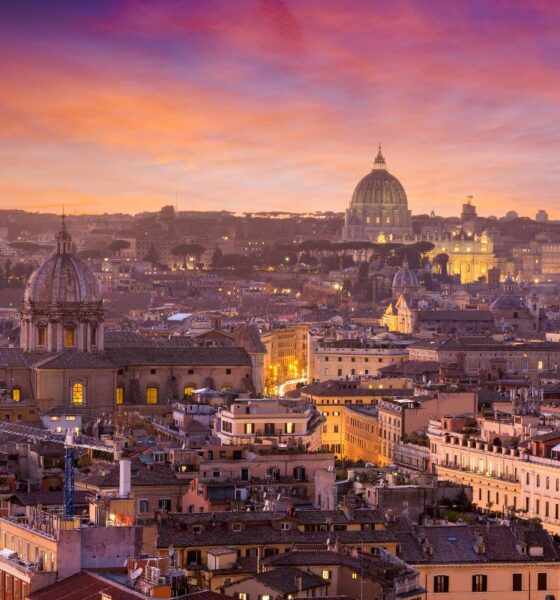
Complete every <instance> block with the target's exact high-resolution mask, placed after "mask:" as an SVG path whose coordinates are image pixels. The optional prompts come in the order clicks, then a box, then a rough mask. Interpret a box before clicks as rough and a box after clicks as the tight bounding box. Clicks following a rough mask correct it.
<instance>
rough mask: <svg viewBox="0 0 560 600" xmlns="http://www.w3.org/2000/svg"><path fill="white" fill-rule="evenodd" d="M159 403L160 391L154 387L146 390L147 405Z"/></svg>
mask: <svg viewBox="0 0 560 600" xmlns="http://www.w3.org/2000/svg"><path fill="white" fill-rule="evenodd" d="M157 403H158V389H157V387H154V386H153V385H152V386H150V387H148V388H147V389H146V404H157Z"/></svg>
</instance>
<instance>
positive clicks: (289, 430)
mask: <svg viewBox="0 0 560 600" xmlns="http://www.w3.org/2000/svg"><path fill="white" fill-rule="evenodd" d="M295 430H296V429H295V423H286V433H295Z"/></svg>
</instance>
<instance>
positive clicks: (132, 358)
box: [0, 224, 263, 420]
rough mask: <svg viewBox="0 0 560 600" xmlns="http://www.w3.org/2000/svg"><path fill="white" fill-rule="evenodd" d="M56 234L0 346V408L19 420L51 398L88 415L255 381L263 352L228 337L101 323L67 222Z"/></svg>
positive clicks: (157, 405) (90, 279)
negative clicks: (13, 338) (10, 343)
mask: <svg viewBox="0 0 560 600" xmlns="http://www.w3.org/2000/svg"><path fill="white" fill-rule="evenodd" d="M56 242H57V243H56V249H55V251H54V252H53V254H52V255H51V256H50V257H49V258H48V259H47V260H46V261H45V262H44V263H43V264H41V265H40V266H39V267H38V268H37V269H36V271H35V272H34V273H33V274H32V276H31V277H30V279H29V281H28V284H27V287H26V290H25V294H24V302H23V306H22V309H21V318H20V323H21V333H20V348H0V417H1V418H4V419H6V418H12V415H13V419H14V420H26V418H27V417H26V415H28V414H31V415H33V414H37V413H40V412H43V411H45V410H47V409H51V408H56V409H69V410H74V411H77V412H80V413H81V414H83V415H84V416H86V417H88V416H90V417H92V418H93V417H96V416H100V415H101V414H102V413H104V412H107V413H110V412H112V411H113V410H115V408H117V407H118V406H119V405H123V406H130V407H135V408H138V409H139V410H142V411H144V412H150V411H153V412H158V410H162V409H163V407H165V406H166V405H167V404H168V403H169V402H173V401H176V400H179V399H181V398H184V397H186V396H189V395H190V394H191V393H192V391H193V390H195V389H198V388H202V387H211V388H214V389H217V390H242V391H249V392H260V391H261V390H260V389H259V388H262V382H260V381H257V382H255V381H253V375H254V371H256V372H262V369H260V370H259V369H256V370H255V369H254V367H253V365H254V364H257V366H258V365H259V364H260V363H261V362H262V360H263V355H262V353H259V352H255V353H252V352H251V349H250V348H249V349H248V350H246V349H245V348H244V347H241V346H239V345H237V344H236V342H235V341H234V340H232V339H231V338H230V337H227V336H223V337H222V339H218V340H214V341H213V342H209V341H208V340H196V339H194V340H193V339H191V338H183V337H175V338H173V337H172V338H169V339H165V340H153V339H151V338H146V337H144V336H141V335H137V334H135V333H133V332H126V331H106V330H105V327H104V322H103V317H104V309H103V300H102V297H101V290H100V286H99V283H98V281H97V279H96V277H95V275H94V274H93V273H92V271H91V270H90V269H89V267H88V266H87V265H86V264H85V263H84V262H83V261H81V260H80V259H79V258H78V257H77V256H75V254H74V252H73V245H72V239H71V236H70V234H69V233H68V232H67V231H66V228H65V226H64V224H63V227H62V230H61V231H60V233H59V234H58V235H57V240H56ZM209 344H211V345H209ZM2 409H4V413H3V414H2V412H1V411H2ZM8 409H9V410H8Z"/></svg>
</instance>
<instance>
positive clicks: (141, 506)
mask: <svg viewBox="0 0 560 600" xmlns="http://www.w3.org/2000/svg"><path fill="white" fill-rule="evenodd" d="M148 510H150V503H149V502H148V501H147V500H138V512H139V513H147V512H148Z"/></svg>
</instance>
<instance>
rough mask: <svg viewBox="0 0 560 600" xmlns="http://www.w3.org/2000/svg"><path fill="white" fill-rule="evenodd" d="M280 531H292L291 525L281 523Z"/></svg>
mask: <svg viewBox="0 0 560 600" xmlns="http://www.w3.org/2000/svg"><path fill="white" fill-rule="evenodd" d="M280 529H281V530H282V531H290V529H291V525H290V523H281V524H280Z"/></svg>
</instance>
